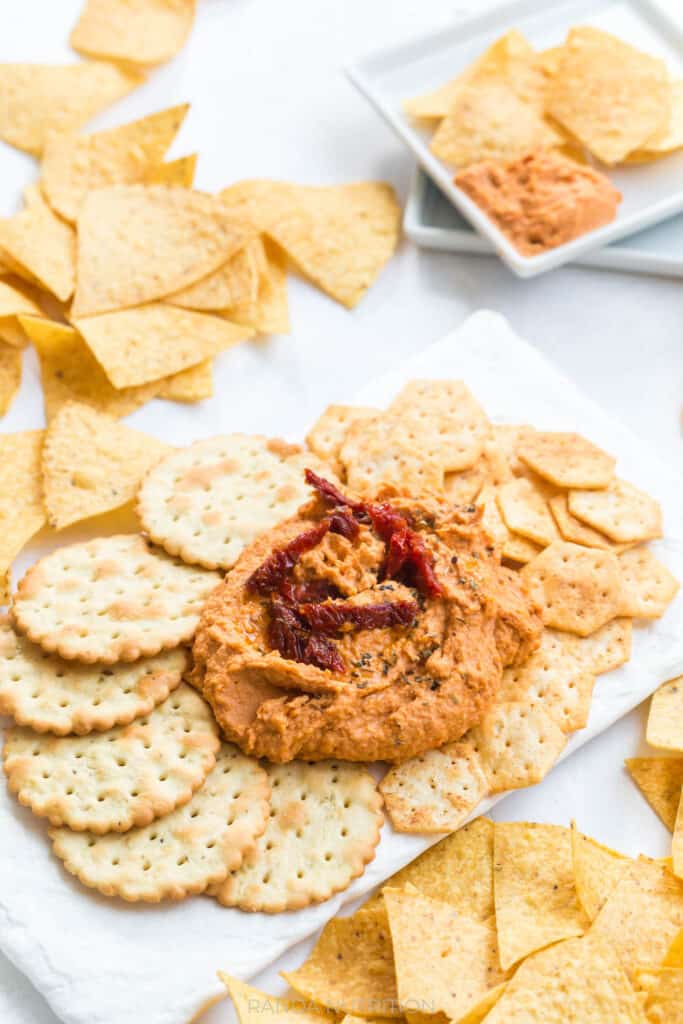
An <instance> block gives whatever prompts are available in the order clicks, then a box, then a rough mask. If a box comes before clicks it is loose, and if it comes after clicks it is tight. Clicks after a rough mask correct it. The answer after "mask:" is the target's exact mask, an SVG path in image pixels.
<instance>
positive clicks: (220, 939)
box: [0, 312, 683, 1024]
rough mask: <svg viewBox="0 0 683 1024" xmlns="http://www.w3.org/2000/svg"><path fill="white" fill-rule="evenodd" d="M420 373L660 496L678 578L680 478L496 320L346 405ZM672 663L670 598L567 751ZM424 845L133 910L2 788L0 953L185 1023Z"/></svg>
mask: <svg viewBox="0 0 683 1024" xmlns="http://www.w3.org/2000/svg"><path fill="white" fill-rule="evenodd" d="M416 376H422V377H462V378H463V379H464V380H466V381H467V383H468V385H469V386H470V387H471V389H472V390H473V392H474V393H475V394H476V396H477V397H478V398H479V399H480V401H481V402H482V403H483V404H484V406H485V408H486V410H487V412H488V413H489V415H490V416H491V417H492V419H494V420H495V421H496V422H501V423H503V422H511V423H512V422H530V423H533V424H534V425H535V426H537V427H541V428H548V429H564V430H579V431H582V432H583V433H585V434H586V435H587V436H588V437H590V438H591V439H592V440H593V441H595V442H597V443H598V444H600V445H602V446H603V447H604V448H606V449H607V450H608V451H610V452H612V453H613V454H614V455H616V456H617V457H618V460H619V463H618V472H619V473H620V475H622V476H624V477H626V478H627V479H629V480H631V481H632V482H634V483H635V484H637V485H639V486H640V487H642V488H644V489H646V490H648V491H649V492H650V493H652V494H653V495H655V497H657V498H658V499H659V501H660V502H661V503H662V506H663V509H664V523H665V533H666V539H665V540H663V541H661V542H658V543H657V544H656V545H655V549H656V551H657V554H658V556H659V557H660V558H661V559H662V560H663V561H664V562H665V563H666V564H667V565H668V566H669V568H670V569H671V570H672V571H673V572H674V573H675V574H676V575H677V576H678V577H679V579H683V485H682V484H681V479H680V477H679V476H678V474H677V473H675V472H674V471H673V470H672V469H671V468H669V467H668V466H666V465H665V464H664V463H662V462H661V461H660V459H659V458H658V455H657V452H656V451H654V450H653V449H652V448H651V447H648V446H647V445H646V444H644V443H643V442H641V441H639V440H638V438H637V437H635V436H634V435H633V434H632V433H631V432H630V431H629V430H628V429H626V428H625V427H623V426H621V425H620V424H619V423H616V422H615V421H613V420H611V419H610V418H609V417H608V416H607V415H606V414H605V413H603V412H602V411H601V410H600V409H599V408H598V407H597V406H596V405H595V404H593V403H592V402H591V401H589V400H588V399H586V398H585V397H583V396H582V395H581V394H580V393H579V391H578V390H577V389H576V388H575V387H574V385H573V384H572V383H571V382H570V381H568V380H567V379H566V378H564V377H563V376H562V375H561V374H560V373H558V372H557V371H556V370H555V369H554V368H553V367H552V366H551V365H550V364H549V363H548V362H547V361H546V360H545V359H544V358H543V357H542V356H541V355H540V354H539V353H538V352H537V351H536V350H535V349H533V348H532V347H531V346H530V345H528V344H527V343H526V342H524V341H522V340H521V339H520V338H518V337H517V336H516V335H515V334H514V332H513V331H512V329H511V328H510V326H509V325H508V324H507V322H506V321H505V320H504V319H503V318H502V317H500V316H498V315H497V314H493V313H488V312H481V313H477V314H475V315H474V316H472V317H470V318H469V319H468V320H467V321H466V322H465V324H464V325H463V326H462V327H460V328H459V329H458V330H456V331H453V332H452V333H451V334H449V335H447V337H445V338H444V339H443V340H442V341H440V342H438V343H437V344H436V345H433V346H431V347H430V348H427V349H426V350H425V351H424V352H422V353H421V354H420V355H418V356H417V357H415V358H413V359H411V360H410V361H409V362H407V363H403V364H402V365H401V366H399V367H398V368H397V369H396V370H395V371H392V372H391V373H390V374H388V375H386V376H384V377H382V378H381V379H379V380H377V381H375V382H373V383H371V384H368V385H367V386H366V387H364V388H363V390H362V391H361V393H360V394H358V395H357V396H355V399H356V400H357V401H358V402H362V403H364V404H374V405H382V404H385V403H386V402H388V401H389V400H390V399H391V398H392V397H393V395H394V394H395V393H396V392H397V391H398V390H399V389H400V387H401V386H402V385H403V383H405V381H407V380H409V379H410V378H411V377H416ZM349 398H353V396H349ZM204 427H205V425H204ZM201 433H202V434H206V433H207V431H206V429H202V431H201ZM183 440H185V441H189V440H191V438H189V437H188V438H183ZM35 553H37V549H36V552H35ZM29 554H30V552H29ZM682 671H683V596H681V595H679V596H678V597H677V599H676V600H675V601H674V602H673V604H672V605H671V606H670V607H669V609H668V610H667V612H666V614H665V616H664V617H663V618H662V619H660V620H659V621H657V622H655V623H653V624H651V625H649V626H645V627H642V628H641V627H639V628H638V629H637V630H635V632H634V643H633V656H632V659H631V661H630V662H629V664H628V665H626V666H624V667H623V668H621V669H618V670H617V671H615V672H612V673H609V674H608V675H606V676H602V677H600V678H599V680H598V683H597V685H596V688H595V693H594V700H593V707H592V711H591V717H590V722H589V725H588V727H587V728H586V729H584V730H583V731H582V732H580V733H578V734H577V735H576V736H575V737H574V738H573V740H572V741H571V742H570V744H569V745H568V747H567V749H566V751H565V754H564V756H568V755H569V754H570V753H571V752H572V751H573V750H576V749H577V748H578V747H579V746H581V745H582V744H583V743H586V742H587V741H588V740H589V739H591V738H592V737H593V736H595V735H597V734H598V733H600V732H602V731H603V730H604V729H606V728H607V727H608V726H609V725H611V724H612V723H613V722H614V721H616V719H618V718H619V717H621V716H622V715H624V714H625V713H626V712H627V711H629V710H630V709H631V708H632V707H634V706H635V705H636V704H638V703H640V702H641V701H642V700H643V699H644V698H645V697H646V696H647V695H648V694H650V693H651V692H652V691H653V690H654V689H655V688H656V687H657V685H658V684H659V683H660V682H662V681H663V680H665V679H667V678H669V677H670V676H673V675H676V674H679V673H680V672H682ZM489 805H490V804H483V805H482V807H481V809H484V808H485V807H486V806H489ZM429 843H430V840H427V839H421V838H420V837H415V836H400V835H397V834H395V833H393V832H392V830H391V827H390V826H389V825H388V824H386V825H385V827H384V831H383V837H382V841H381V843H380V845H379V848H378V851H377V856H376V858H375V860H374V861H373V863H372V864H371V865H370V866H369V867H368V869H367V871H366V873H365V875H364V876H363V878H361V879H359V880H358V881H357V882H356V883H355V884H354V885H353V886H352V887H351V889H349V890H348V892H347V893H345V894H343V896H338V897H336V898H335V899H333V900H330V901H328V902H327V903H325V904H323V905H322V906H319V907H313V908H309V909H307V910H303V911H299V912H297V913H292V914H281V915H277V916H267V915H261V914H252V915H249V914H243V913H241V912H239V911H232V910H225V909H223V908H220V907H219V906H218V905H217V904H216V903H214V902H213V901H212V900H210V899H208V898H194V899H190V900H187V901H186V902H184V903H181V904H178V905H162V906H158V907H150V906H131V905H127V904H124V903H122V902H118V901H111V900H107V899H105V898H103V897H100V896H98V895H97V894H94V893H92V892H90V891H88V890H86V889H84V888H82V887H81V886H80V885H79V883H78V882H76V881H75V880H74V879H73V878H71V876H69V875H67V874H66V873H65V872H64V871H63V870H62V868H61V865H60V863H59V862H58V861H57V860H56V859H55V858H53V857H52V855H51V854H50V850H49V844H48V842H47V839H46V835H45V827H44V825H43V823H42V822H41V821H39V820H37V819H35V818H34V817H33V816H32V814H31V813H30V812H29V811H28V810H26V809H24V808H22V807H20V806H19V805H18V804H17V803H16V802H15V801H14V799H13V798H11V797H10V795H9V794H8V793H7V791H6V788H5V787H4V786H0V948H2V950H3V951H4V953H5V954H6V955H7V956H8V957H9V958H10V959H11V960H12V961H13V962H14V963H15V964H16V966H17V967H18V968H19V969H20V970H22V971H24V972H25V973H26V975H28V977H29V978H30V980H31V981H32V982H33V984H34V985H35V986H36V987H37V988H38V989H39V990H40V991H41V992H42V993H43V995H44V996H45V998H46V999H47V1000H48V1002H49V1003H50V1005H51V1006H52V1008H53V1009H54V1010H55V1012H56V1013H57V1015H58V1016H60V1017H61V1018H62V1019H63V1020H64V1021H65V1022H66V1024H132V1022H138V1021H140V1022H142V1021H144V1022H145V1024H186V1022H187V1021H188V1020H189V1019H190V1018H191V1017H192V1015H193V1014H194V1013H195V1012H196V1011H197V1010H198V1009H199V1008H200V1007H201V1006H202V1004H203V1003H204V1002H205V1001H206V1000H207V999H208V998H210V997H212V996H213V995H215V994H217V993H219V992H220V991H221V986H220V985H219V984H218V982H217V980H216V975H215V971H216V969H217V968H219V967H222V968H225V969H227V970H229V971H230V972H231V973H234V974H237V975H241V976H242V977H245V978H246V977H249V976H251V975H252V974H255V973H256V972H258V971H259V970H261V969H262V968H263V967H264V966H265V965H267V964H268V963H270V962H272V961H273V960H275V959H276V958H277V957H278V956H279V955H280V954H281V953H282V952H283V950H285V949H286V948H287V947H288V946H290V945H292V944H293V943H294V942H296V941H297V940H298V939H300V938H302V937H304V936H305V935H308V934H310V933H312V932H313V931H315V930H316V929H318V928H319V927H320V925H321V924H322V923H323V922H324V921H325V920H326V919H327V918H328V917H330V916H331V915H332V914H334V913H335V912H336V911H337V909H338V907H339V906H340V905H341V903H342V902H343V901H345V900H348V899H351V898H352V897H355V896H357V895H359V894H361V893H362V892H364V891H366V890H368V889H370V888H372V887H374V886H375V885H377V884H378V883H379V882H381V881H382V880H383V879H384V878H386V877H387V876H388V875H390V874H391V873H392V872H394V871H395V870H396V869H397V868H398V867H400V866H401V865H403V864H404V863H406V862H407V861H409V860H411V859H412V858H413V857H415V856H416V855H417V854H418V853H419V852H420V851H421V850H422V849H424V848H425V847H426V846H427V845H429Z"/></svg>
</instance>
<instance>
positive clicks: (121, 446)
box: [42, 402, 173, 530]
mask: <svg viewBox="0 0 683 1024" xmlns="http://www.w3.org/2000/svg"><path fill="white" fill-rule="evenodd" d="M172 450H173V449H172V448H171V447H170V445H167V444H165V443H164V442H163V441H158V440H157V439H156V438H155V437H150V435H149V434H143V433H141V432H140V431H139V430H132V429H131V428H130V427H126V426H124V425H123V424H122V423H119V422H118V420H116V418H115V417H114V416H109V415H108V414H107V413H101V412H96V411H95V410H94V409H91V408H90V407H89V406H87V405H84V404H83V403H81V402H68V403H67V404H66V405H63V406H62V407H61V409H60V410H59V412H58V413H57V415H56V416H55V417H54V419H53V420H52V421H51V423H50V426H49V428H48V430H47V432H46V434H45V443H44V444H43V456H42V470H43V492H44V495H45V508H46V510H47V515H48V520H49V523H50V525H51V526H52V527H54V529H55V530H62V529H63V528H64V527H65V526H70V525H71V523H76V522H78V521H79V520H81V519H89V518H90V517H91V516H96V515H101V514H102V513H103V512H109V511H111V510H112V509H115V508H120V507H121V505H125V504H126V503H127V502H129V501H132V500H133V498H134V497H135V495H136V494H137V492H138V488H139V486H140V481H141V480H142V478H143V477H144V476H145V474H146V473H147V472H148V471H149V470H150V469H151V468H152V467H153V466H154V465H156V463H157V462H159V460H160V459H161V458H163V456H164V455H167V454H168V453H169V452H171V451H172Z"/></svg>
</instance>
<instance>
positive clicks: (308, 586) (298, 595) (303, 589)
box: [279, 580, 339, 605]
mask: <svg viewBox="0 0 683 1024" xmlns="http://www.w3.org/2000/svg"><path fill="white" fill-rule="evenodd" d="M279 593H280V596H281V597H282V598H283V599H284V600H285V601H286V602H287V604H292V605H298V604H307V603H309V602H310V603H311V604H317V603H318V602H319V601H327V600H328V599H329V598H334V597H339V590H338V589H337V587H335V585H334V583H330V582H328V580H304V581H303V582H302V583H292V582H291V580H283V582H282V583H281V584H280V590H279Z"/></svg>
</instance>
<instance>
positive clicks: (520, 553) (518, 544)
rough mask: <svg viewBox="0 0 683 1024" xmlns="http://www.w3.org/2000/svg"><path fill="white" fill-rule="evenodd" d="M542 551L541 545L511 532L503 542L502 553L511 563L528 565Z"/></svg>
mask: <svg viewBox="0 0 683 1024" xmlns="http://www.w3.org/2000/svg"><path fill="white" fill-rule="evenodd" d="M542 550H543V548H542V547H541V545H540V544H535V543H534V542H533V541H532V540H528V538H527V537H522V536H520V534H518V533H512V532H509V533H508V535H507V537H506V538H505V540H504V541H503V547H502V549H501V553H502V555H503V558H506V559H507V560H508V561H509V562H516V563H517V565H526V564H527V562H530V561H531V559H532V558H535V557H536V555H537V554H538V553H539V552H540V551H542Z"/></svg>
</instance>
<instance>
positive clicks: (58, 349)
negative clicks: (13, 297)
mask: <svg viewBox="0 0 683 1024" xmlns="http://www.w3.org/2000/svg"><path fill="white" fill-rule="evenodd" d="M20 324H21V326H22V328H23V329H24V330H25V331H26V334H27V335H28V337H29V338H30V339H31V341H32V342H33V344H34V345H35V348H36V351H37V352H38V359H39V360H40V375H41V381H42V385H43V401H44V403H45V418H46V420H47V421H48V423H49V422H50V420H51V419H52V417H53V416H55V415H56V413H57V412H58V411H59V410H60V408H61V407H62V406H63V405H64V403H65V402H69V401H72V400H76V401H79V402H85V403H86V404H87V405H89V406H91V408H93V409H98V410H100V411H101V412H108V413H110V415H112V416H117V417H119V416H127V415H128V414H129V413H131V412H134V411H135V409H139V408H140V406H141V405H144V404H145V402H148V401H149V400H150V399H151V398H154V396H155V395H156V393H157V390H158V388H159V382H158V381H154V382H153V383H152V384H144V385H143V386H142V387H139V388H124V389H122V390H117V389H116V388H115V387H114V386H113V385H112V384H111V382H110V381H109V380H108V379H107V375H106V373H105V372H104V370H103V369H102V367H101V366H100V364H99V363H98V362H97V360H96V359H95V357H94V355H93V354H92V352H91V351H90V349H89V348H88V346H87V345H86V343H85V342H84V341H83V338H82V337H81V335H80V334H79V333H78V331H76V330H75V329H74V328H73V327H68V326H67V325H66V324H60V323H56V322H55V321H54V320H43V319H37V318H33V317H21V318H20Z"/></svg>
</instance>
